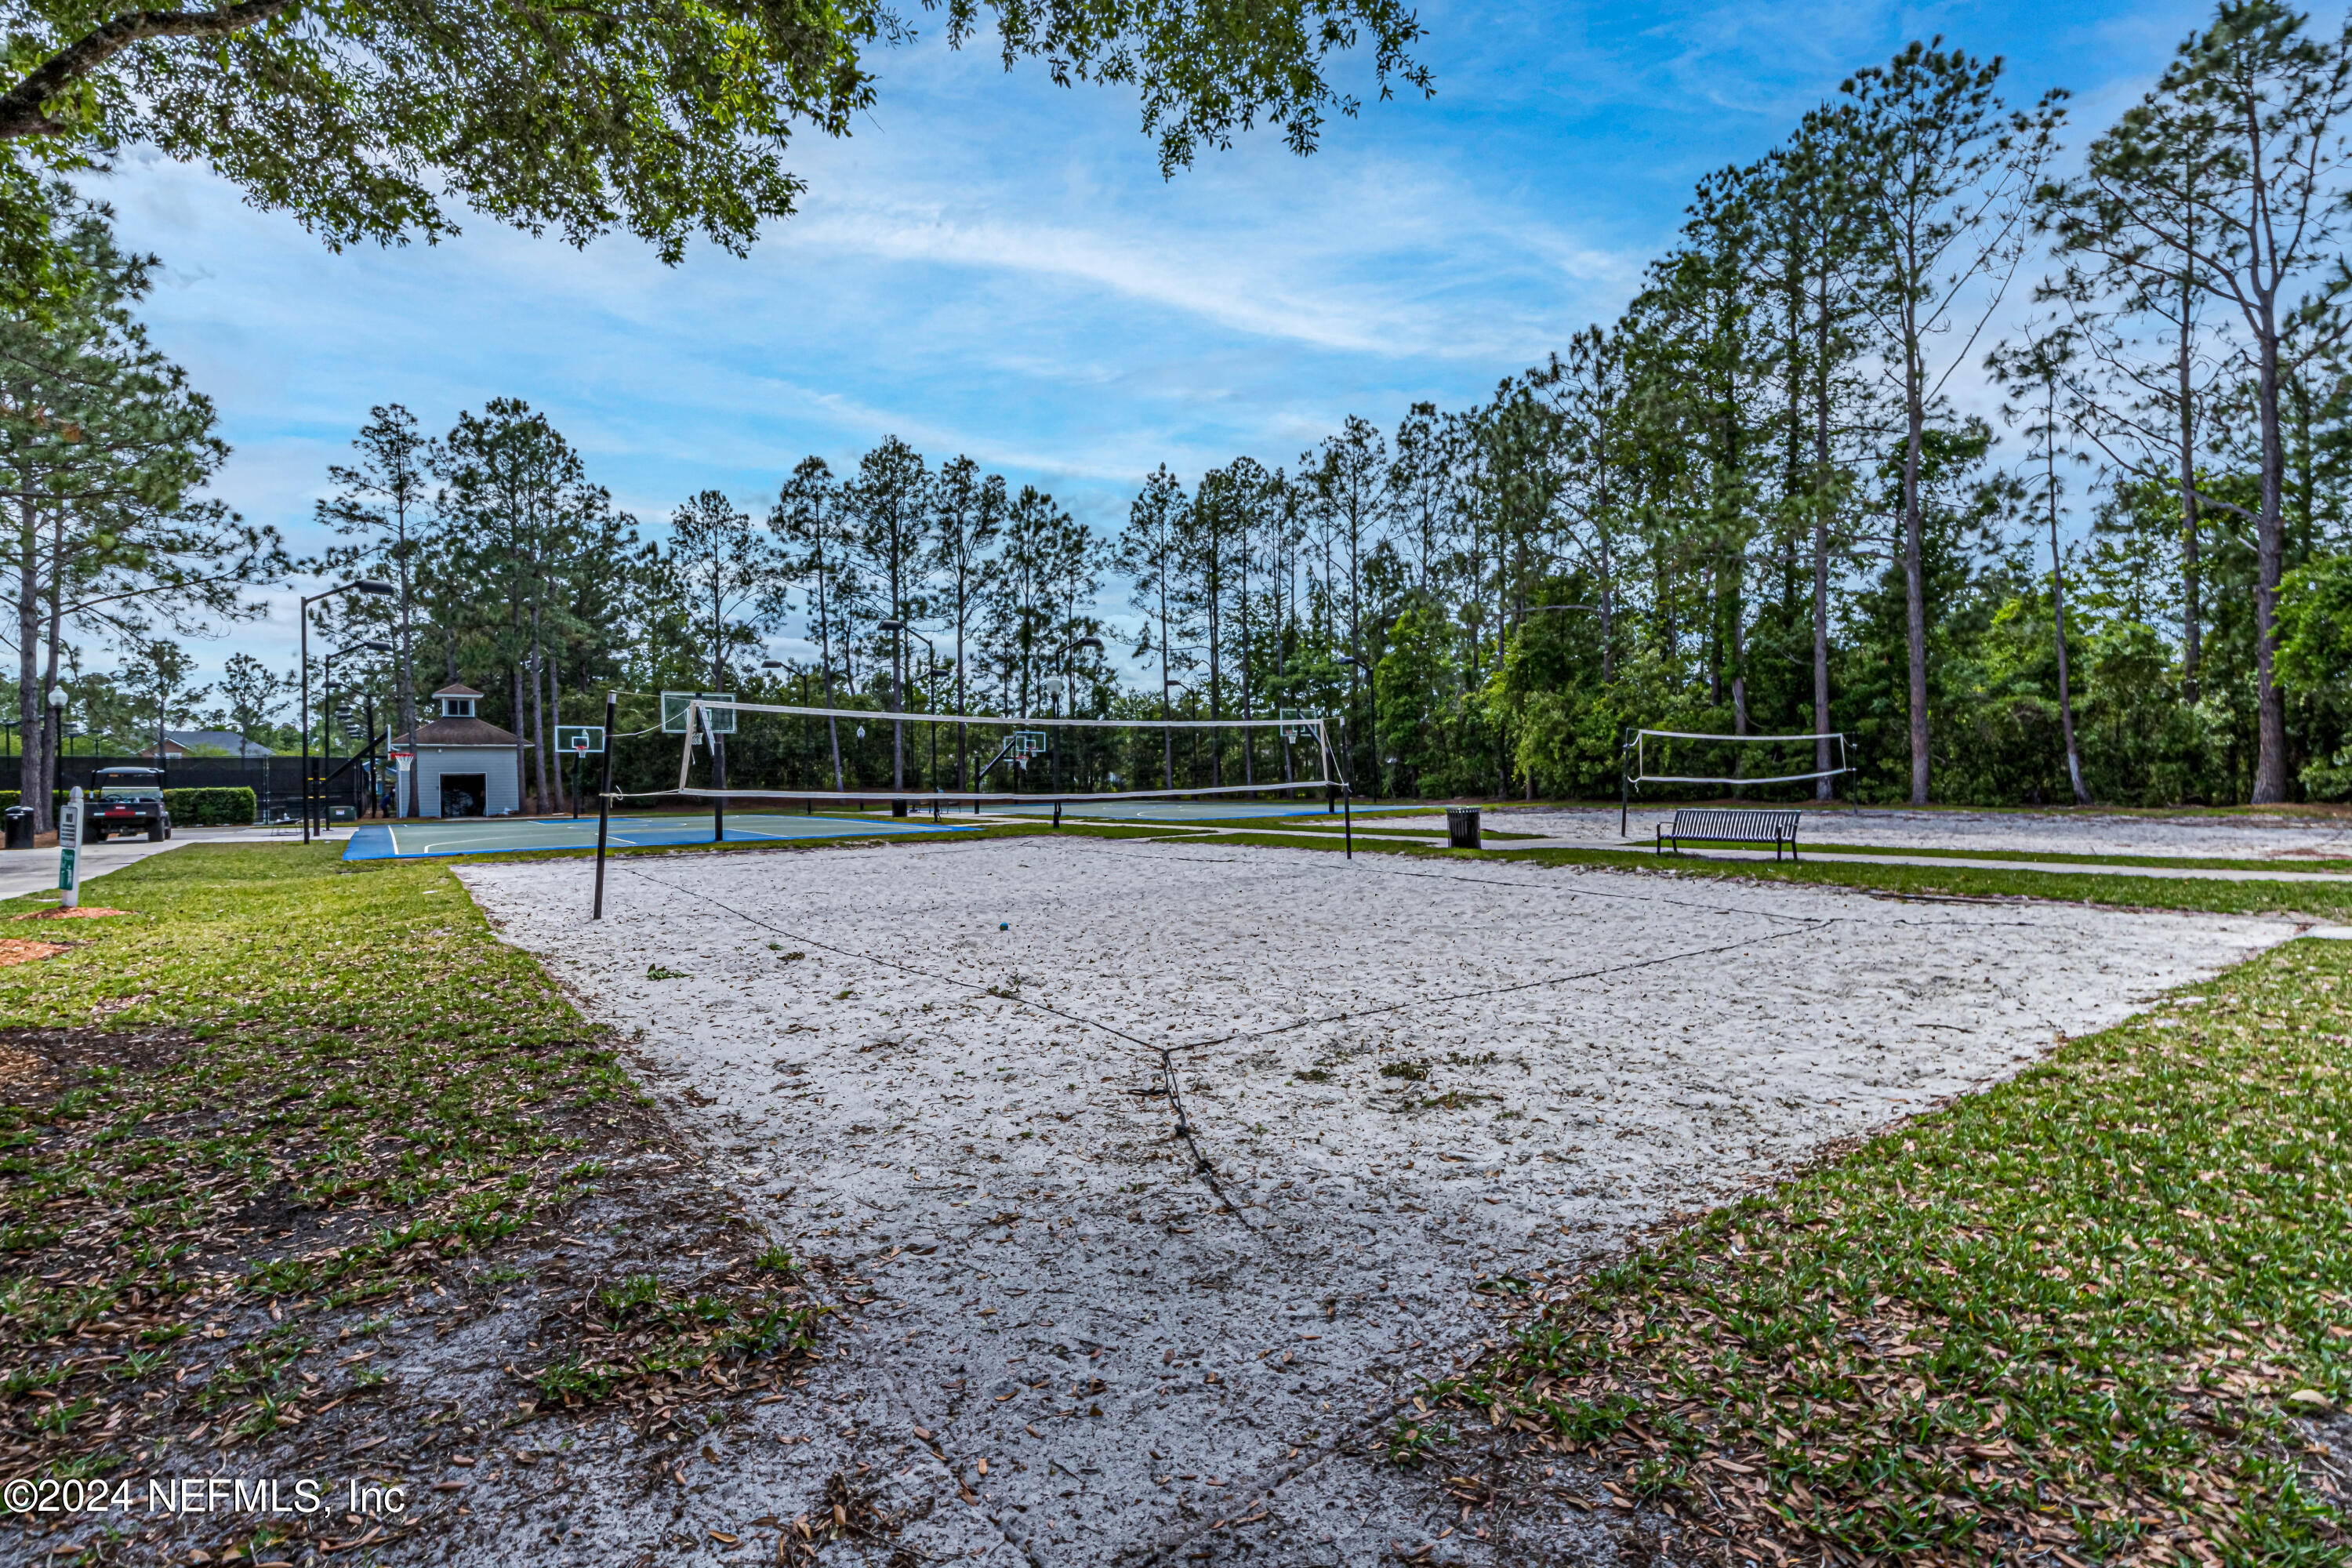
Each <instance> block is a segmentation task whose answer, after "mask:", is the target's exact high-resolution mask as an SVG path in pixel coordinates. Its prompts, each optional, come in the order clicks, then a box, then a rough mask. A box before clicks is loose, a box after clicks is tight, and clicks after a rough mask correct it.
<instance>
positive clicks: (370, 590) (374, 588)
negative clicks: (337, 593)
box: [349, 577, 396, 595]
mask: <svg viewBox="0 0 2352 1568" xmlns="http://www.w3.org/2000/svg"><path fill="white" fill-rule="evenodd" d="M349 586H351V587H353V588H356V589H358V590H359V591H360V592H361V593H362V594H384V595H390V594H392V593H394V592H395V591H396V590H395V589H394V587H393V585H392V584H389V583H385V582H380V581H378V580H377V579H376V578H373V577H362V578H361V579H360V580H359V581H358V582H356V583H352V584H349Z"/></svg>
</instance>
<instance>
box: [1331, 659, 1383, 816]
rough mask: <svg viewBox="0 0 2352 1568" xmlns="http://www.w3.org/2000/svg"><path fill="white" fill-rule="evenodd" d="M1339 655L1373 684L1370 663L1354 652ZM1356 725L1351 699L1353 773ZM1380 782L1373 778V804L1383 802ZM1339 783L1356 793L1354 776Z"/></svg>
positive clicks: (1350, 791) (1349, 723)
mask: <svg viewBox="0 0 2352 1568" xmlns="http://www.w3.org/2000/svg"><path fill="white" fill-rule="evenodd" d="M1339 657H1340V658H1344V659H1346V660H1347V661H1348V662H1349V664H1352V665H1354V666H1355V667H1356V668H1358V669H1360V670H1362V671H1363V672H1364V684H1365V685H1366V686H1370V685H1371V684H1372V667H1371V666H1370V665H1369V664H1366V663H1365V662H1364V661H1363V660H1362V659H1360V658H1357V657H1356V656H1355V655H1354V654H1352V653H1343V654H1341V655H1340V656H1339ZM1373 700H1374V701H1375V702H1378V701H1379V700H1380V699H1379V697H1378V695H1377V694H1375V695H1374V697H1373ZM1355 726H1356V705H1355V703H1354V702H1352V701H1350V702H1349V704H1348V729H1349V734H1348V763H1349V772H1350V773H1353V772H1354V771H1355V761H1356V756H1355V752H1356V736H1355ZM1373 772H1374V773H1378V772H1379V770H1378V769H1377V768H1376V769H1374V770H1373ZM1379 783H1380V781H1379V780H1378V779H1377V778H1375V779H1374V780H1373V789H1372V804H1373V805H1380V804H1381V792H1380V788H1379ZM1339 785H1340V787H1341V788H1342V789H1345V790H1347V791H1348V792H1349V794H1350V795H1352V794H1354V793H1355V787H1356V785H1355V780H1354V779H1352V778H1345V779H1342V780H1340V781H1339Z"/></svg>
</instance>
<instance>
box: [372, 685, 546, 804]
mask: <svg viewBox="0 0 2352 1568" xmlns="http://www.w3.org/2000/svg"><path fill="white" fill-rule="evenodd" d="M433 700H434V701H435V702H436V703H438V704H440V708H441V716H440V717H439V718H437V719H430V720H427V721H425V722H424V723H422V724H419V725H418V726H416V729H415V732H414V733H412V734H407V735H395V736H394V737H393V741H392V758H393V761H394V763H397V764H398V765H399V768H400V805H399V807H398V809H399V810H401V811H403V812H406V811H408V810H410V809H412V803H413V808H414V809H415V812H416V814H417V815H418V816H513V815H514V814H515V813H516V812H518V811H520V810H521V809H522V749H521V747H520V744H519V743H518V742H517V741H516V740H515V737H514V736H512V735H510V734H509V733H508V732H507V731H504V730H501V729H499V727H498V726H497V725H496V724H493V723H490V722H489V721H487V720H484V719H479V718H477V717H475V714H474V704H476V703H477V702H479V701H480V700H482V694H481V693H480V692H478V691H477V690H475V689H473V688H472V687H470V686H445V687H443V688H442V689H440V690H438V691H436V692H435V693H434V694H433ZM412 788H413V789H414V791H415V794H414V795H411V793H410V791H411V789H412Z"/></svg>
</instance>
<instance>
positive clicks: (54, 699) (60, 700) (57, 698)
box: [49, 686, 66, 709]
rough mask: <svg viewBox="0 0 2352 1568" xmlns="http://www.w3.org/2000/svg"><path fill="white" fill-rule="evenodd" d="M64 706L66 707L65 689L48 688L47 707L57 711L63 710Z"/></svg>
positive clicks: (57, 687) (58, 687)
mask: <svg viewBox="0 0 2352 1568" xmlns="http://www.w3.org/2000/svg"><path fill="white" fill-rule="evenodd" d="M65 705H66V689H65V688H64V687H62V686H52V687H50V688H49V706H50V707H52V708H57V709H63V708H64V707H65Z"/></svg>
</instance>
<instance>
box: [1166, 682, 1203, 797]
mask: <svg viewBox="0 0 2352 1568" xmlns="http://www.w3.org/2000/svg"><path fill="white" fill-rule="evenodd" d="M1160 686H1161V687H1162V689H1164V690H1166V691H1181V692H1182V693H1183V694H1184V700H1185V701H1187V702H1190V703H1192V704H1194V705H1195V706H1194V708H1193V711H1194V712H1196V713H1197V712H1199V711H1200V709H1199V707H1198V704H1199V702H1200V700H1201V695H1200V693H1199V692H1197V691H1194V690H1193V689H1192V688H1191V687H1189V686H1187V685H1185V684H1184V683H1183V682H1182V681H1181V680H1162V681H1161V682H1160ZM1165 705H1166V704H1165V700H1164V698H1163V700H1162V707H1163V708H1164V707H1165ZM1188 732H1189V733H1190V734H1191V736H1192V747H1191V750H1192V776H1193V777H1194V778H1195V779H1197V778H1199V777H1200V776H1201V731H1198V730H1192V731H1188ZM1172 754H1173V753H1172V752H1171V755H1172ZM1167 784H1168V787H1169V788H1170V789H1171V790H1172V789H1174V788H1175V787H1176V772H1175V769H1174V767H1173V766H1171V767H1170V769H1169V772H1168V780H1167Z"/></svg>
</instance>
